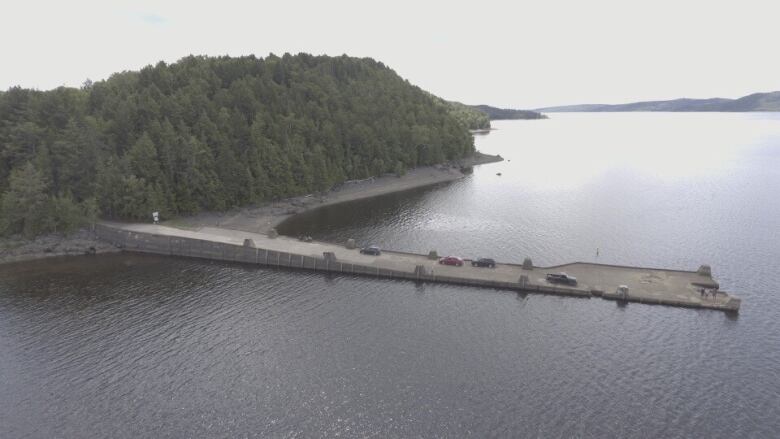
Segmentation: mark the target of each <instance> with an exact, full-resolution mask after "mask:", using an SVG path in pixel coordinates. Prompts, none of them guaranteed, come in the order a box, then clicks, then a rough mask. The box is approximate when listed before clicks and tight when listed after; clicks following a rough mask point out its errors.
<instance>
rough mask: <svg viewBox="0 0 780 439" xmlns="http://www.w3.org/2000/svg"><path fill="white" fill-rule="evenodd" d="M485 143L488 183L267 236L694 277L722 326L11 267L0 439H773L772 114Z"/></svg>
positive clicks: (387, 290)
mask: <svg viewBox="0 0 780 439" xmlns="http://www.w3.org/2000/svg"><path fill="white" fill-rule="evenodd" d="M494 126H495V127H496V128H498V129H497V130H495V131H493V132H491V133H489V134H486V135H480V136H477V137H476V143H477V147H478V149H480V150H481V151H484V152H486V153H490V154H501V155H502V156H503V157H504V158H505V159H507V160H506V161H504V162H502V163H497V164H490V165H485V166H479V167H476V168H475V169H474V173H473V174H472V175H470V176H468V177H466V178H465V179H462V180H459V181H456V182H453V183H448V184H443V185H438V186H435V187H429V188H423V189H417V190H413V191H408V192H404V193H401V194H392V195H386V196H383V197H378V198H374V199H369V200H361V201H356V202H352V203H349V204H342V205H335V206H329V207H325V208H322V209H318V210H314V211H311V212H307V213H305V214H303V215H300V216H297V217H294V218H293V219H292V220H290V221H288V222H286V223H285V224H283V225H282V227H281V228H280V230H281V231H282V232H283V233H287V234H290V235H297V234H308V235H311V236H314V237H315V238H317V239H321V240H331V241H341V240H344V239H346V238H354V239H356V240H358V242H360V243H362V244H378V245H380V246H382V247H385V248H391V249H397V250H404V251H416V252H427V251H428V250H430V249H437V250H438V251H439V253H440V254H458V255H460V256H465V257H474V256H490V257H494V258H496V259H497V260H500V261H507V262H511V261H514V262H519V261H522V258H524V257H525V256H530V257H532V258H533V260H534V262H535V263H536V264H537V265H554V264H558V263H565V262H572V261H576V260H580V261H596V262H603V263H614V264H628V265H641V266H659V267H666V268H678V269H691V270H695V269H696V268H697V267H698V266H699V265H700V264H703V263H708V264H711V265H712V268H713V274H714V276H715V278H716V279H717V280H719V281H720V283H721V288H722V289H724V290H727V291H729V292H732V293H734V294H736V295H738V296H740V297H742V299H743V304H742V310H741V313H740V315H739V316H738V317H734V316H729V315H726V314H724V313H721V312H714V311H698V310H690V309H677V308H670V307H662V306H648V305H639V304H628V305H625V306H619V305H618V304H616V303H614V302H608V301H602V300H587V299H574V298H563V297H553V296H541V295H528V296H526V295H519V294H516V293H511V292H506V291H493V290H485V289H474V288H467V287H455V286H446V285H417V284H414V283H411V282H397V281H392V280H379V279H368V278H351V277H342V276H327V275H323V274H319V273H307V272H299V271H285V270H275V269H264V268H256V267H249V266H241V265H233V264H223V263H214V262H209V261H201V260H194V259H186V258H167V257H157V256H145V255H131V254H118V255H107V256H97V257H74V258H64V259H52V260H46V261H37V262H31V263H22V264H11V265H6V266H0V350H1V352H2V355H0V436H2V437H69V438H70V437H73V438H76V437H119V438H121V437H312V436H315V437H316V436H335V435H340V436H345V437H366V436H376V437H410V436H424V437H460V436H471V437H594V438H595V437H599V438H600V437H713V438H719V437H723V438H726V437H743V436H744V437H775V436H776V432H777V431H780V421H779V420H778V418H777V414H776V401H777V399H778V397H779V396H780V374H778V368H777V364H780V352H779V351H778V350H777V346H780V324H778V323H777V309H778V308H779V307H780V296H779V295H778V293H777V289H776V287H775V283H774V281H773V278H774V268H775V267H776V266H777V262H776V261H778V260H780V238H778V236H777V235H778V230H780V200H779V199H778V197H777V194H778V189H780V115H778V114H766V113H756V114H724V113H708V114H703V113H690V114H688V113H685V114H679V113H677V114H670V113H619V114H605V113H597V114H554V115H553V116H552V118H551V119H549V120H540V121H505V122H494ZM499 172H500V173H501V175H500V176H499V175H496V174H497V173H499ZM596 249H598V257H597V256H596Z"/></svg>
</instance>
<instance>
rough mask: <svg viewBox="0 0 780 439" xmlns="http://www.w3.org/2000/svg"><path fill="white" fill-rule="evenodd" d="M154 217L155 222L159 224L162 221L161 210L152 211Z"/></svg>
mask: <svg viewBox="0 0 780 439" xmlns="http://www.w3.org/2000/svg"><path fill="white" fill-rule="evenodd" d="M152 219H153V220H154V223H155V224H157V223H159V222H160V212H152Z"/></svg>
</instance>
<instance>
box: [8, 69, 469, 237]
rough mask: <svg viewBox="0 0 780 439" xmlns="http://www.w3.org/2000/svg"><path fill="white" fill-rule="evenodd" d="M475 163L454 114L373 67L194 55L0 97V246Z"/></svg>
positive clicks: (14, 90)
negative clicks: (450, 163) (87, 224)
mask: <svg viewBox="0 0 780 439" xmlns="http://www.w3.org/2000/svg"><path fill="white" fill-rule="evenodd" d="M473 151H474V145H473V139H472V137H471V135H470V134H469V133H468V131H467V126H466V124H465V122H462V121H459V120H458V119H456V117H453V115H452V114H451V109H450V108H448V107H446V106H442V105H441V104H440V102H439V101H438V98H435V97H433V96H431V95H430V94H428V93H427V92H425V91H423V90H421V89H419V88H417V87H415V86H412V85H411V84H409V83H408V82H407V81H406V80H404V79H402V78H401V77H400V76H398V75H397V74H396V73H395V72H394V71H393V70H391V69H389V68H388V67H386V66H384V65H383V64H382V63H380V62H377V61H374V60H372V59H357V58H350V57H347V56H342V57H327V56H312V55H307V54H299V55H295V56H293V55H290V54H285V55H284V56H282V57H278V56H274V55H270V56H268V57H266V58H264V59H262V58H256V57H254V56H248V57H240V58H229V57H218V58H214V57H195V56H190V57H187V58H183V59H181V60H180V61H178V62H176V63H174V64H170V65H167V64H165V63H163V62H160V63H158V64H157V65H155V66H147V67H145V68H143V69H141V71H137V72H135V71H134V72H123V73H118V74H115V75H113V76H111V77H110V78H109V79H107V80H105V81H100V82H95V83H91V82H90V81H87V82H86V83H85V84H84V85H83V87H82V88H80V89H76V88H65V87H61V88H57V89H55V90H51V91H37V90H29V89H22V88H18V87H17V88H11V89H9V90H7V91H6V92H2V93H0V194H2V198H1V199H0V234H5V235H8V234H14V233H23V234H25V235H26V236H35V235H37V234H40V233H44V232H49V231H63V230H68V229H72V228H73V227H75V226H77V225H79V224H80V223H82V222H83V221H85V220H87V219H90V218H94V217H96V216H102V217H106V218H124V219H147V218H149V215H150V212H152V211H160V213H161V215H162V216H163V217H171V216H174V215H182V214H191V213H194V212H198V211H201V210H212V211H219V210H225V209H228V208H231V207H234V206H242V205H247V204H251V203H256V202H262V201H267V200H272V199H278V198H283V197H288V196H293V195H299V194H306V193H311V192H316V191H323V190H327V189H328V188H330V187H332V186H333V185H334V184H336V183H338V182H341V181H344V180H349V179H360V178H366V177H369V176H373V175H379V174H384V173H388V172H394V173H397V174H402V173H404V172H405V171H406V169H408V168H412V167H416V166H420V165H429V164H434V163H440V162H443V161H446V160H450V159H455V158H460V157H463V156H466V155H468V154H471V153H472V152H473Z"/></svg>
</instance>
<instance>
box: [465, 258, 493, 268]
mask: <svg viewBox="0 0 780 439" xmlns="http://www.w3.org/2000/svg"><path fill="white" fill-rule="evenodd" d="M471 266H472V267H488V268H496V261H494V260H493V259H491V258H477V259H474V260H472V261H471Z"/></svg>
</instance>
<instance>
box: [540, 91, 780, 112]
mask: <svg viewBox="0 0 780 439" xmlns="http://www.w3.org/2000/svg"><path fill="white" fill-rule="evenodd" d="M537 111H545V112H599V111H726V112H730V111H734V112H741V111H780V91H774V92H770V93H754V94H751V95H748V96H744V97H741V98H739V99H724V98H711V99H674V100H671V101H648V102H634V103H630V104H618V105H607V104H581V105H564V106H559V107H546V108H539V109H537Z"/></svg>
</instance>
